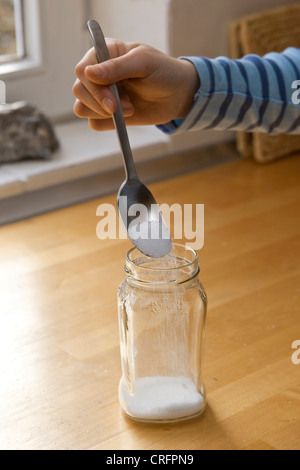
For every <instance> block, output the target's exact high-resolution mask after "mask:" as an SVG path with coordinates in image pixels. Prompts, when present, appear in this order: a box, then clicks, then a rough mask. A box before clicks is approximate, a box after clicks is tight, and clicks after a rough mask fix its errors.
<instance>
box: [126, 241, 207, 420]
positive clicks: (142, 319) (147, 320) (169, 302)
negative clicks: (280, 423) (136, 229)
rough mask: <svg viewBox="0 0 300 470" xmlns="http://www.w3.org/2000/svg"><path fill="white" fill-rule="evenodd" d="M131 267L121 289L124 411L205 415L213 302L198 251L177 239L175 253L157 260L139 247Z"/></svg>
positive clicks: (146, 415) (150, 416)
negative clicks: (205, 369)
mask: <svg viewBox="0 0 300 470" xmlns="http://www.w3.org/2000/svg"><path fill="white" fill-rule="evenodd" d="M125 272H126V280H125V281H124V282H123V283H122V284H121V285H120V287H119V292H118V311H119V329H120V347H121V363H122V372H123V375H122V378H121V380H120V385H119V400H120V404H121V407H122V409H123V411H124V412H125V413H126V414H127V415H128V416H130V417H131V418H133V419H136V420H139V421H147V422H172V421H179V420H185V419H189V418H193V417H195V416H198V415H199V414H200V413H202V411H203V410H204V408H205V391H204V386H203V383H202V359H203V342H204V330H205V321H206V304H207V303H206V294H205V290H204V288H203V286H202V284H201V283H200V282H199V279H198V275H199V272H200V268H199V264H198V255H197V253H196V252H195V251H194V250H192V249H191V248H189V247H186V246H183V245H177V244H174V245H173V248H172V251H171V252H170V254H169V255H168V256H166V257H164V258H149V257H147V256H145V255H143V254H142V253H140V252H139V251H138V250H137V249H136V248H133V249H131V250H130V251H129V252H128V253H127V257H126V265H125Z"/></svg>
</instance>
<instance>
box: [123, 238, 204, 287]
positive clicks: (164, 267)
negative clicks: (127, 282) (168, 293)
mask: <svg viewBox="0 0 300 470" xmlns="http://www.w3.org/2000/svg"><path fill="white" fill-rule="evenodd" d="M125 271H126V273H127V275H128V276H129V277H130V278H131V279H132V280H135V281H140V282H145V283H152V284H153V283H155V284H161V283H174V282H175V283H181V282H185V281H187V280H189V279H191V278H193V277H195V276H197V275H198V274H199V271H200V268H199V264H198V254H197V252H196V251H195V250H193V249H192V248H190V247H188V246H185V245H180V244H176V243H174V244H173V246H172V250H171V251H170V253H169V254H168V255H167V256H164V257H163V258H150V257H148V256H146V255H144V254H143V253H141V252H140V251H139V250H138V249H137V248H132V249H131V250H129V251H128V253H127V256H126V266H125Z"/></svg>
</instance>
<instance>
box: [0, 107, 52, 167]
mask: <svg viewBox="0 0 300 470" xmlns="http://www.w3.org/2000/svg"><path fill="white" fill-rule="evenodd" d="M58 147H59V143H58V140H57V137H56V135H55V132H54V129H53V127H52V124H51V123H50V121H49V119H48V118H47V117H46V116H45V115H44V114H43V113H42V112H41V111H40V110H39V109H38V108H37V107H36V106H34V105H32V104H30V103H27V102H25V101H19V102H15V103H12V104H0V163H8V162H14V161H18V160H25V159H43V160H48V159H50V158H51V154H52V153H53V152H54V151H55V150H57V149H58Z"/></svg>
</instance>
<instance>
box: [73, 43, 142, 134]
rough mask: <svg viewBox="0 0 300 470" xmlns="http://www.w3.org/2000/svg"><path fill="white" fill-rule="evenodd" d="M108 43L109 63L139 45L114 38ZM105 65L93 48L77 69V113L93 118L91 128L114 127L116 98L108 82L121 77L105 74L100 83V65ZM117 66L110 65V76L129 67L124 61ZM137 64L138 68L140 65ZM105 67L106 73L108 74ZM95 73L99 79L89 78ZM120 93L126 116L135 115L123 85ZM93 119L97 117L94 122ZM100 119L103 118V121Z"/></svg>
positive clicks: (75, 106) (115, 80) (74, 91)
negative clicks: (124, 64) (110, 58)
mask: <svg viewBox="0 0 300 470" xmlns="http://www.w3.org/2000/svg"><path fill="white" fill-rule="evenodd" d="M107 44H108V48H109V53H110V56H111V57H112V60H110V61H108V62H106V64H108V63H110V62H113V61H114V60H117V59H118V58H121V57H122V55H124V54H127V52H128V51H130V50H131V49H134V48H135V47H137V46H138V45H135V44H133V43H132V44H129V43H128V44H125V43H122V42H118V41H116V40H112V39H108V40H107ZM120 56H121V57H120ZM125 62H126V61H125ZM106 64H98V62H97V57H96V54H95V50H94V48H91V49H90V50H89V51H88V52H87V53H86V54H85V56H84V57H83V58H82V60H81V61H80V62H79V63H78V64H77V66H76V68H75V74H76V76H77V80H76V81H75V83H74V85H73V94H74V96H75V97H76V98H77V99H76V101H75V104H74V113H75V114H76V115H77V116H78V117H82V118H88V119H89V120H90V127H91V128H93V129H94V128H97V129H99V128H101V130H105V129H112V128H113V123H112V120H111V115H112V114H113V113H114V112H116V110H117V101H116V99H115V97H114V95H113V93H112V91H111V90H110V88H109V86H106V85H110V84H111V83H115V82H117V81H119V80H117V79H116V78H115V77H114V76H113V78H112V81H111V79H109V78H108V76H107V75H106V79H105V80H104V81H103V83H101V78H100V77H101V75H102V71H101V67H103V65H106ZM118 67H119V66H118V64H113V65H112V67H109V74H110V76H111V75H115V76H116V73H115V72H114V70H115V71H116V70H117V71H118V73H119V74H121V75H122V74H124V73H126V67H124V66H122V64H121V69H120V70H119V69H118ZM135 67H137V65H136V66H135ZM105 70H106V69H105ZM105 70H104V75H105V74H106V73H107V72H105ZM95 74H96V77H97V79H96V81H92V80H91V79H90V78H91V77H95ZM119 94H120V101H121V106H122V110H123V114H124V116H125V117H130V116H132V115H133V113H134V108H133V105H132V104H131V102H130V99H129V97H128V96H127V95H125V94H124V93H123V90H122V87H120V86H119ZM93 120H95V122H94V121H93ZM100 120H103V123H102V124H101V123H100Z"/></svg>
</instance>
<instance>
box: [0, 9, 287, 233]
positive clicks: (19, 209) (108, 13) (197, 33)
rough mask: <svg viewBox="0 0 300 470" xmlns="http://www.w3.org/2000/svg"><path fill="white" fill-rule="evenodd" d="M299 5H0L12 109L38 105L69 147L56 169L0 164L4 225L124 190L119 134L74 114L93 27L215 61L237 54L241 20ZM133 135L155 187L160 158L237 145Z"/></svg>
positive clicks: (193, 137)
mask: <svg viewBox="0 0 300 470" xmlns="http://www.w3.org/2000/svg"><path fill="white" fill-rule="evenodd" d="M294 3H295V1H288V0H251V1H250V0H244V1H241V0H225V1H224V0H213V1H211V2H206V1H205V0H109V2H108V1H107V0H0V80H2V81H4V82H5V84H6V93H7V96H6V100H7V103H13V102H17V101H26V102H29V103H31V104H33V105H34V106H37V107H38V108H39V109H40V110H41V111H42V112H43V113H44V114H45V115H46V116H47V117H48V118H49V119H50V121H51V123H52V124H53V125H54V129H55V132H56V134H57V138H58V140H59V142H60V148H59V150H57V151H56V152H55V153H54V154H53V157H52V158H51V160H50V161H39V160H35V161H20V162H18V163H14V164H9V163H5V164H2V165H1V163H0V224H1V223H2V224H3V223H7V222H9V221H14V220H18V219H20V218H22V217H26V216H30V215H33V214H36V213H40V212H43V211H46V210H51V209H53V208H56V207H60V206H62V205H68V204H71V203H74V202H78V201H81V200H85V199H89V198H91V197H97V196H100V195H103V194H107V193H109V192H113V191H114V190H115V188H116V187H117V186H118V184H119V181H120V177H122V174H123V173H122V160H121V157H120V152H119V147H118V142H117V139H116V136H115V133H114V132H104V133H101V134H99V133H95V132H93V131H91V130H90V129H89V128H88V124H87V122H86V121H82V120H80V119H78V118H76V117H75V116H74V115H73V103H74V97H73V95H72V85H73V83H74V80H75V76H74V67H75V65H76V63H77V62H78V61H79V60H80V59H81V57H82V56H83V54H84V53H85V51H86V50H87V49H88V48H89V47H91V46H90V39H89V36H88V33H87V29H86V22H87V20H88V19H91V18H94V19H96V20H98V21H99V23H100V24H101V26H102V28H103V31H104V34H105V35H106V36H110V37H117V38H119V39H122V40H124V41H137V42H144V43H148V44H150V45H152V46H154V47H156V48H158V49H160V50H162V51H164V52H166V53H168V54H170V55H172V56H175V57H178V56H180V55H203V56H207V57H216V56H219V55H229V54H230V51H229V33H228V30H229V26H230V24H231V23H232V22H233V21H235V20H237V19H238V18H240V17H242V16H244V15H247V14H249V13H252V12H260V11H263V10H267V9H270V8H275V7H280V6H285V5H289V4H294ZM129 135H130V140H131V144H132V147H133V150H134V155H135V159H136V161H137V163H138V164H142V163H145V162H147V165H148V166H147V168H148V170H147V173H149V174H150V175H151V179H152V180H153V179H156V178H159V177H160V175H161V168H160V165H159V163H158V162H159V161H160V160H161V159H163V158H165V157H168V156H171V155H174V154H179V153H180V152H189V151H195V150H197V149H200V148H205V147H207V146H209V145H212V144H217V143H221V144H222V143H223V142H228V141H233V139H234V137H235V135H234V133H232V132H222V133H218V132H215V131H206V132H192V133H188V134H183V135H179V136H173V137H169V136H166V135H164V134H162V133H161V132H160V131H159V130H158V129H156V128H155V127H144V128H132V129H130V131H129ZM199 158H200V159H201V157H199ZM220 159H221V160H222V155H221V156H220ZM0 162H1V155H0ZM151 162H152V164H151ZM149 169H150V170H151V171H150V170H149ZM103 175H105V178H104V179H103ZM101 178H102V179H101ZM149 178H150V176H149ZM79 183H80V184H79ZM53 188H54V189H55V191H53ZM49 199H51V203H50V202H49Z"/></svg>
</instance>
